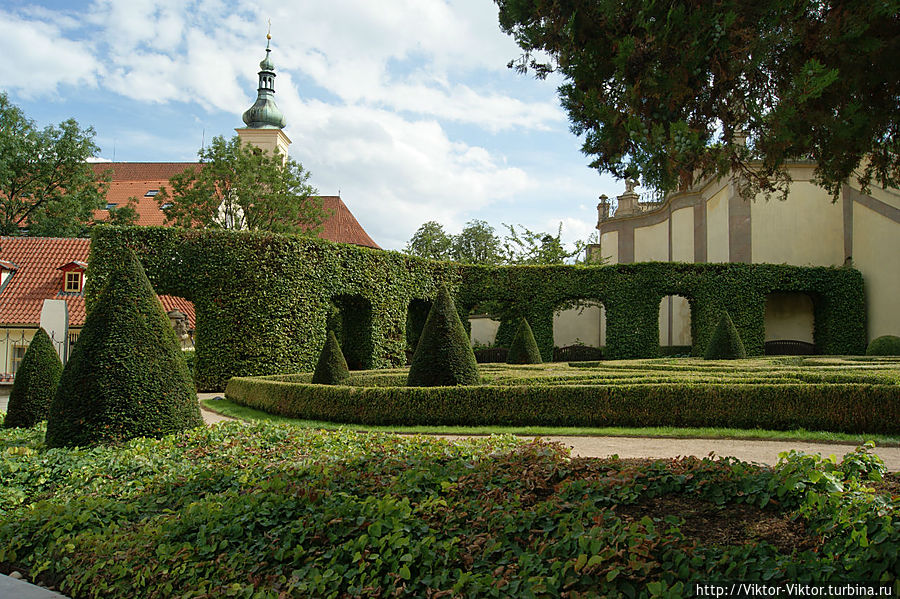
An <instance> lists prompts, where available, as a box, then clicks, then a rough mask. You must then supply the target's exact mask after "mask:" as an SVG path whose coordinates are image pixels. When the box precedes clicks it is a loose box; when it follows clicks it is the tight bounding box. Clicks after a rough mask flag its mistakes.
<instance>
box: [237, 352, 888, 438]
mask: <svg viewBox="0 0 900 599" xmlns="http://www.w3.org/2000/svg"><path fill="white" fill-rule="evenodd" d="M481 373H482V381H481V384H480V385H477V386H460V387H439V388H421V387H406V386H404V384H405V371H404V370H403V369H393V370H379V371H369V372H365V373H355V374H354V375H353V376H351V378H350V379H349V380H348V381H347V382H346V384H345V386H322V385H312V384H310V377H309V375H308V374H300V375H275V376H269V377H244V378H233V379H231V381H230V382H229V383H228V387H227V388H226V393H225V394H226V397H227V398H228V399H230V400H232V401H234V402H236V403H239V404H242V405H245V406H248V407H251V408H256V409H259V410H263V411H266V412H269V413H272V414H278V415H281V416H288V417H292V418H303V419H310V420H321V421H327V422H342V423H356V424H373V425H382V424H393V425H426V424H427V425H464V426H477V425H497V426H589V427H602V426H632V427H648V426H682V427H722V428H765V429H771V430H792V429H798V428H803V429H807V430H817V431H832V432H847V433H881V434H896V433H898V432H900V359H891V358H838V357H828V358H826V357H822V358H795V357H779V358H755V359H751V360H739V361H735V360H728V361H705V360H700V359H687V358H678V359H657V360H622V361H615V362H582V363H571V364H543V365H528V366H510V365H482V367H481Z"/></svg>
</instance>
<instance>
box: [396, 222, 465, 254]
mask: <svg viewBox="0 0 900 599" xmlns="http://www.w3.org/2000/svg"><path fill="white" fill-rule="evenodd" d="M452 247H453V237H452V236H451V235H448V234H447V232H446V231H444V227H443V226H442V225H441V224H440V223H438V222H436V221H433V220H430V221H428V222H427V223H425V224H423V225H422V226H421V227H419V228H418V230H417V231H416V232H415V233H414V234H413V236H412V238H411V239H410V240H409V241H408V242H407V244H406V247H405V248H404V250H403V251H404V252H406V253H407V254H410V255H412V256H419V257H420V258H431V259H432V260H449V259H450V249H451V248H452Z"/></svg>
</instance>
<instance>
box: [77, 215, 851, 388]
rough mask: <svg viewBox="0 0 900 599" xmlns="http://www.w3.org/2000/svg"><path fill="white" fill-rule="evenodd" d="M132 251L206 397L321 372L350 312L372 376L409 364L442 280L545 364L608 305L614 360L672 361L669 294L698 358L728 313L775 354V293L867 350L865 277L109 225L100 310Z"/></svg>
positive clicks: (95, 261) (361, 357)
mask: <svg viewBox="0 0 900 599" xmlns="http://www.w3.org/2000/svg"><path fill="white" fill-rule="evenodd" d="M126 246H127V247H130V248H132V249H134V250H135V251H136V252H137V254H138V256H139V257H140V258H141V260H142V262H143V264H144V268H145V270H146V271H147V275H148V277H149V278H150V281H151V282H152V283H153V285H154V288H155V289H156V291H157V293H160V294H170V295H178V296H181V297H185V298H187V299H189V300H191V301H193V302H194V307H195V310H196V316H197V324H196V331H195V345H196V348H197V358H196V369H197V385H198V387H199V388H200V389H214V390H220V389H223V388H224V386H225V383H226V382H227V381H228V379H229V378H230V377H232V376H251V375H265V374H276V373H290V372H298V371H311V370H312V369H313V368H314V367H315V363H316V359H317V357H318V350H319V348H321V347H322V344H323V343H324V341H325V330H326V325H327V322H328V321H329V318H331V320H332V322H334V311H335V309H336V308H337V309H338V310H339V311H341V318H340V322H341V329H342V333H343V335H344V336H345V340H348V339H355V340H357V341H358V339H359V336H360V335H364V336H365V337H366V339H367V341H366V342H365V343H354V346H356V347H357V348H358V347H359V346H364V350H363V351H362V352H360V353H359V354H355V359H356V361H357V362H358V365H359V366H362V367H365V368H383V367H388V366H398V365H402V364H403V363H404V361H405V353H404V350H405V349H406V347H407V343H408V342H409V341H408V340H407V335H406V326H407V322H408V321H415V318H409V314H408V312H409V306H410V303H411V302H413V300H425V301H430V300H431V299H433V298H434V296H435V293H436V291H437V287H438V285H439V284H440V283H445V284H446V285H447V286H448V288H449V289H450V290H451V291H452V292H453V293H455V295H456V304H457V309H458V310H459V312H460V314H461V315H466V314H468V313H469V311H470V310H471V309H472V308H474V307H475V306H476V305H479V304H489V305H492V306H502V310H503V312H504V314H503V318H504V319H505V320H511V319H514V318H517V317H525V318H527V319H528V322H529V324H530V325H531V328H532V331H533V332H534V336H535V338H536V340H537V343H538V347H539V348H540V350H541V355H542V357H543V359H544V360H545V361H549V360H551V359H552V355H553V313H554V311H555V310H557V309H558V308H559V307H561V306H565V305H566V304H567V303H569V302H571V301H572V300H578V299H582V300H596V301H599V302H601V303H602V304H603V305H604V306H605V308H606V317H607V334H606V352H605V355H606V356H607V357H609V358H644V357H655V356H657V355H659V351H660V349H659V329H658V318H659V304H660V301H661V300H662V298H663V297H665V296H667V295H681V296H684V297H686V298H687V299H688V301H689V302H690V306H691V336H692V339H693V343H692V353H693V354H694V355H702V354H703V352H704V351H705V349H706V345H707V343H708V340H709V335H710V334H711V333H712V330H713V328H714V326H715V324H716V322H717V321H718V318H719V314H720V312H721V310H722V309H723V308H725V307H727V309H728V311H729V313H730V315H731V317H732V319H733V320H734V324H735V326H736V327H737V329H738V331H739V333H740V335H741V338H742V340H743V341H744V345H745V347H746V349H747V353H748V354H749V355H761V354H762V353H763V343H764V340H765V302H766V295H767V294H769V293H773V292H802V293H807V294H808V295H809V296H810V297H811V298H812V299H813V305H814V311H815V333H814V338H815V343H816V346H817V348H818V350H819V352H820V353H823V354H862V353H864V352H865V349H866V314H865V294H864V290H863V279H862V275H861V274H860V273H859V271H857V270H854V269H852V268H843V267H842V268H837V267H797V266H787V265H773V264H752V265H751V264H736V263H735V264H682V263H662V262H650V263H638V264H622V265H614V266H591V267H585V266H504V267H486V266H468V265H461V264H454V263H448V262H433V261H429V260H422V259H419V258H414V257H411V256H407V255H404V254H400V253H396V252H384V251H380V250H372V249H368V248H360V247H356V246H350V245H343V244H334V243H330V242H327V241H321V240H318V239H310V238H302V237H294V236H285V235H273V234H263V233H250V232H234V231H200V230H184V229H173V228H155V227H108V226H104V227H96V228H95V229H94V233H93V241H92V243H91V258H90V261H89V268H88V273H87V290H86V295H87V301H88V309H90V307H91V306H92V304H93V302H94V300H95V298H96V295H97V293H98V292H99V289H101V288H102V286H103V283H104V281H105V280H106V277H107V276H108V273H109V271H110V268H111V266H112V265H114V264H115V263H116V261H117V260H118V259H119V258H118V255H119V252H121V249H122V248H123V247H126ZM360 307H363V308H364V309H359V308H360ZM342 308H343V310H341V309H342ZM345 342H346V341H345ZM345 354H346V350H345Z"/></svg>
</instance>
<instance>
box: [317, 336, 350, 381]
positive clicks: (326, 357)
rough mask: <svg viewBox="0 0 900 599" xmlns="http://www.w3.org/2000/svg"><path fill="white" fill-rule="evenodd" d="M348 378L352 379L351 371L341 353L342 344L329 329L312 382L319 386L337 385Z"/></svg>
mask: <svg viewBox="0 0 900 599" xmlns="http://www.w3.org/2000/svg"><path fill="white" fill-rule="evenodd" d="M348 378H350V369H349V368H347V360H345V359H344V354H343V352H341V344H340V343H338V340H337V337H335V335H334V331H332V330H331V329H328V335H327V336H326V337H325V345H324V346H322V353H320V354H319V362H318V363H317V364H316V371H315V372H314V373H313V377H312V382H314V383H318V384H319V385H337V384H339V383H341V382H343V381H345V380H347V379H348Z"/></svg>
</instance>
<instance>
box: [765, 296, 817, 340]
mask: <svg viewBox="0 0 900 599" xmlns="http://www.w3.org/2000/svg"><path fill="white" fill-rule="evenodd" d="M765 330H766V337H765V349H766V355H771V356H777V355H805V354H814V353H818V352H817V350H816V339H815V331H816V297H815V294H811V293H804V292H797V291H788V292H783V291H777V292H773V293H769V294H767V295H766V315H765Z"/></svg>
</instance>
